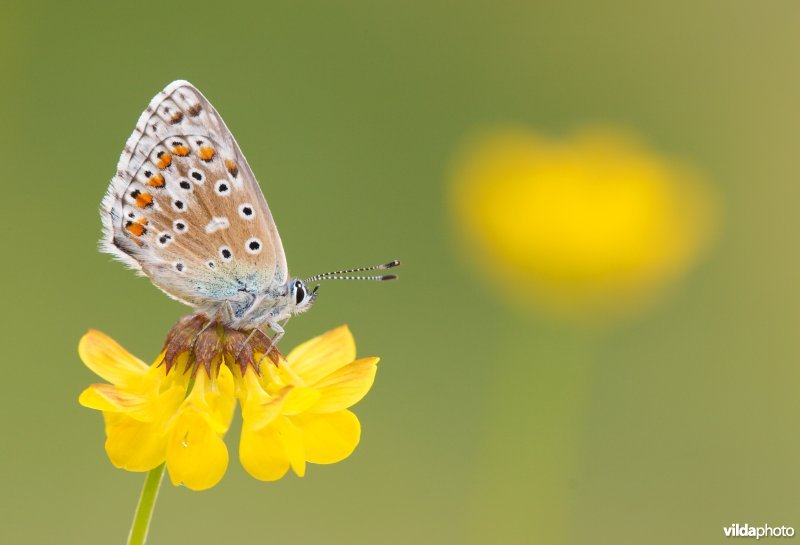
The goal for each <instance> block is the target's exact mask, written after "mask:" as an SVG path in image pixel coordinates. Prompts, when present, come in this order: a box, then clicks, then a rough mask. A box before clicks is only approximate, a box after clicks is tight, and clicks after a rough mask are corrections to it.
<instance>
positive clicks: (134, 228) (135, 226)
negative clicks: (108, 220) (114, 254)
mask: <svg viewBox="0 0 800 545" xmlns="http://www.w3.org/2000/svg"><path fill="white" fill-rule="evenodd" d="M125 229H127V230H128V231H129V232H130V233H131V234H132V235H133V236H135V237H140V236H142V235H143V234H145V233H146V232H147V229H145V228H144V225H142V224H141V223H133V222H130V221H129V222H128V224H127V225H126V226H125Z"/></svg>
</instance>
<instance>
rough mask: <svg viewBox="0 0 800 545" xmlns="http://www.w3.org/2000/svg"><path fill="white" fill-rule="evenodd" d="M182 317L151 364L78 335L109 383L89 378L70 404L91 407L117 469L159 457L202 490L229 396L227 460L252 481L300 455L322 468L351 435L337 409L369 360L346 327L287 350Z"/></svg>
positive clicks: (350, 399)
mask: <svg viewBox="0 0 800 545" xmlns="http://www.w3.org/2000/svg"><path fill="white" fill-rule="evenodd" d="M257 336H258V335H256V336H253V337H251V338H250V339H249V340H248V338H247V336H246V335H245V334H243V333H241V332H238V331H235V330H230V329H226V328H224V327H221V326H220V325H219V324H216V323H214V324H211V325H209V324H208V319H206V318H204V317H198V316H197V315H194V316H190V317H188V318H185V319H183V320H181V321H180V322H179V323H178V324H177V325H176V326H175V327H174V328H173V329H172V331H171V332H170V335H169V336H168V337H167V342H166V343H165V347H164V350H163V351H162V352H161V354H160V355H159V356H158V358H156V361H155V362H154V363H153V365H151V366H147V365H146V364H145V363H144V362H142V361H140V360H138V359H137V358H135V357H134V356H132V355H131V354H130V353H128V352H127V351H126V350H125V349H124V348H122V347H121V346H120V345H119V344H117V343H116V342H115V341H114V340H112V339H111V338H109V337H107V336H106V335H104V334H102V333H100V332H98V331H94V330H92V331H89V332H88V333H87V334H86V335H84V337H83V338H82V339H81V342H80V345H79V353H80V356H81V359H82V360H83V362H84V363H85V364H86V366H87V367H89V368H90V369H91V370H92V371H94V372H95V373H97V374H98V375H99V376H100V377H102V378H103V379H105V380H106V381H107V382H108V383H110V384H107V383H106V384H93V385H92V386H90V387H89V388H87V389H86V390H84V391H83V393H82V394H81V396H80V403H81V404H82V405H84V406H86V407H89V408H92V409H97V410H100V411H102V412H103V416H104V418H105V424H106V425H105V428H106V452H107V453H108V457H109V458H110V460H111V462H112V463H113V464H114V465H115V466H116V467H119V468H123V469H127V470H129V471H148V470H150V469H153V468H154V467H156V466H158V465H160V464H161V463H164V462H166V464H167V469H168V471H169V474H170V479H171V480H172V482H173V483H174V484H176V485H177V484H181V483H182V484H184V485H185V486H187V487H188V488H191V489H194V490H203V489H206V488H210V487H212V486H214V485H215V484H217V483H218V482H219V480H220V479H221V478H222V476H223V475H224V474H225V470H226V468H227V465H228V450H227V447H226V446H225V442H224V441H223V438H224V436H225V433H226V432H227V431H228V428H229V427H230V423H231V419H232V417H233V412H234V408H235V405H236V400H237V398H238V400H239V401H240V403H241V405H242V418H243V426H242V436H241V441H240V448H239V456H240V459H241V462H242V465H243V466H244V468H245V469H246V470H247V471H248V472H249V473H250V474H251V475H253V476H254V477H256V478H257V479H261V480H275V479H280V478H281V477H282V476H283V475H284V474H285V473H286V471H287V470H288V468H289V467H291V468H293V469H294V471H295V473H297V474H298V475H300V476H303V475H304V474H305V464H306V463H307V462H310V463H316V464H329V463H334V462H338V461H340V460H343V459H344V458H346V457H347V456H349V455H350V453H351V452H353V449H355V447H356V445H357V444H358V441H359V437H360V431H361V430H360V425H359V422H358V419H357V418H356V416H355V415H354V414H353V413H352V412H350V411H349V410H348V408H349V407H350V406H352V405H353V404H355V403H356V402H358V401H359V400H360V399H361V398H362V397H364V395H366V393H367V391H369V389H370V387H371V386H372V383H373V381H374V378H375V372H376V369H377V367H376V365H377V363H378V358H364V359H359V360H357V359H356V353H355V342H354V340H353V336H352V335H351V333H350V331H349V330H348V328H347V327H346V326H342V327H339V328H336V329H334V330H332V331H329V332H327V333H325V334H324V335H321V336H319V337H316V338H314V339H311V340H310V341H307V342H305V343H303V344H301V345H300V346H298V347H297V348H295V349H294V350H292V351H291V352H290V353H289V355H288V356H287V357H285V358H284V357H283V356H282V355H280V353H278V352H277V351H276V350H273V351H270V352H269V354H270V358H268V359H264V362H265V363H263V364H260V365H259V363H260V362H261V360H262V357H263V354H264V352H265V351H266V346H268V344H267V342H265V341H263V340H254V339H256V337H257Z"/></svg>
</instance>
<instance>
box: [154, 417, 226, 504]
mask: <svg viewBox="0 0 800 545" xmlns="http://www.w3.org/2000/svg"><path fill="white" fill-rule="evenodd" d="M166 456H167V469H168V470H169V478H170V480H171V481H172V484H174V485H176V486H177V485H179V484H181V483H183V484H184V485H186V487H187V488H191V489H192V490H206V489H207V488H211V487H212V486H214V485H215V484H217V483H218V482H219V481H220V480H221V479H222V476H223V475H225V470H226V469H227V467H228V449H227V448H226V447H225V442H224V441H223V440H222V439H221V438H220V436H219V435H218V434H217V433H216V432H215V431H214V430H213V428H212V427H211V426H210V425H209V423H208V419H207V418H206V417H205V415H203V414H201V413H200V412H198V411H196V410H192V409H188V410H185V411H183V412H182V413H181V414H180V416H178V419H177V420H176V422H175V424H174V426H173V427H172V433H171V434H170V438H169V443H168V445H167V453H166Z"/></svg>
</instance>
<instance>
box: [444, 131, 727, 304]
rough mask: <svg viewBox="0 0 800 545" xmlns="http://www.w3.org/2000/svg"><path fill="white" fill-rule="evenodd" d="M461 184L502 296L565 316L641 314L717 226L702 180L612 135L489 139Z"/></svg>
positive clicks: (468, 223) (476, 149)
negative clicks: (638, 311)
mask: <svg viewBox="0 0 800 545" xmlns="http://www.w3.org/2000/svg"><path fill="white" fill-rule="evenodd" d="M453 178H454V179H453V184H452V189H453V191H452V202H453V208H454V212H455V216H456V220H457V224H458V225H459V227H460V231H461V233H462V235H463V237H462V238H463V242H464V243H465V244H464V246H465V254H466V255H467V257H468V259H469V261H470V262H472V263H477V264H479V266H481V267H483V268H484V270H485V271H486V272H487V273H488V275H489V277H490V278H491V279H492V280H493V281H494V282H495V285H496V288H497V290H498V291H499V292H500V293H501V294H502V295H503V296H506V297H509V298H511V299H513V300H515V301H520V302H524V303H527V302H534V303H536V304H538V305H539V306H540V307H544V308H546V309H549V310H551V311H555V312H556V313H557V314H560V315H567V316H584V317H585V316H590V317H606V318H607V317H609V316H610V315H613V314H624V313H626V312H628V311H630V310H634V309H637V308H639V307H641V306H642V304H643V303H646V302H647V301H649V300H651V299H652V298H653V296H655V295H656V294H658V293H659V292H660V291H661V290H662V289H663V288H664V287H665V286H666V285H668V284H669V283H670V282H671V281H673V280H675V279H677V278H678V277H680V276H681V275H682V274H684V272H685V271H686V270H687V269H688V268H689V266H690V265H691V264H692V263H693V262H694V261H695V260H696V258H697V256H698V254H700V253H701V252H702V250H703V249H704V248H705V247H706V246H707V244H708V242H709V240H710V239H711V238H712V235H713V232H714V227H715V224H716V221H715V220H716V214H715V211H716V207H715V204H716V202H715V198H714V196H715V195H714V193H713V191H712V190H711V187H710V186H709V185H708V184H707V182H706V181H705V180H704V179H703V178H702V177H701V176H700V175H699V174H698V173H697V172H695V171H694V170H693V169H691V168H689V167H686V166H685V165H682V164H679V163H677V162H676V161H673V160H667V159H665V158H663V157H660V156H658V155H657V154H655V153H653V152H652V151H649V150H647V149H646V148H645V147H644V146H643V145H642V144H641V143H640V142H638V141H637V139H636V138H635V137H634V136H632V135H626V134H623V133H621V132H619V131H614V130H596V131H586V132H583V133H579V134H576V135H575V136H573V137H572V138H569V139H566V140H562V141H556V140H551V139H547V138H545V137H543V136H540V135H537V134H535V133H532V132H529V131H526V130H506V131H498V132H496V133H491V134H486V135H484V136H483V137H481V138H479V139H476V140H475V141H474V142H473V144H472V145H471V146H470V147H469V148H468V149H467V150H466V152H465V153H464V154H463V155H462V156H461V157H460V158H459V160H458V161H457V163H456V168H455V171H454V177H453Z"/></svg>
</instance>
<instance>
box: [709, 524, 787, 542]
mask: <svg viewBox="0 0 800 545" xmlns="http://www.w3.org/2000/svg"><path fill="white" fill-rule="evenodd" d="M722 531H723V532H724V533H725V537H754V538H756V539H761V538H762V537H793V536H794V528H792V527H791V526H769V525H767V524H764V525H763V526H750V525H749V524H738V523H737V524H731V525H730V526H725V527H724V528H722Z"/></svg>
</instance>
